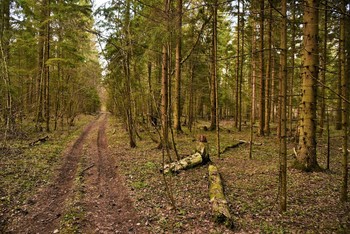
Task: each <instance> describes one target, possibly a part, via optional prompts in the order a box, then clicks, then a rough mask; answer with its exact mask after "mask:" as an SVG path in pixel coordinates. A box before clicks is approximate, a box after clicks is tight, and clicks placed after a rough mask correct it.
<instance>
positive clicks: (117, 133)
mask: <svg viewBox="0 0 350 234" xmlns="http://www.w3.org/2000/svg"><path fill="white" fill-rule="evenodd" d="M83 124H85V127H83ZM205 125H208V123H207V122H198V123H196V126H195V127H194V128H193V131H192V132H189V131H188V130H187V128H184V129H183V130H184V133H182V134H178V135H175V136H174V137H175V139H176V146H177V150H178V152H179V154H180V156H181V157H185V156H187V155H190V154H192V153H193V152H194V149H195V147H196V144H197V139H198V137H199V135H202V134H203V135H205V136H206V137H207V139H208V142H209V149H210V150H209V153H210V157H211V160H212V161H213V163H215V164H216V165H217V166H218V168H219V171H220V173H221V175H222V179H223V182H224V186H225V194H226V196H227V200H228V205H229V208H230V210H231V212H232V215H233V217H234V223H235V228H234V229H233V230H230V229H227V228H226V227H225V226H223V225H220V224H217V223H215V222H214V221H213V218H212V214H211V206H210V205H211V204H210V202H209V198H208V171H207V166H206V165H203V166H199V167H196V168H192V169H189V170H187V171H182V172H180V173H179V174H176V175H166V176H165V177H163V175H162V174H161V173H160V172H159V170H160V168H161V167H162V164H163V159H164V160H165V161H167V156H165V157H164V158H163V155H162V151H161V150H159V149H157V146H158V144H157V143H154V142H153V141H152V140H151V139H150V135H152V138H155V139H156V138H157V133H156V131H155V130H154V129H152V130H151V131H148V130H146V129H141V128H140V129H139V130H140V131H139V135H140V137H141V139H138V142H137V147H136V148H134V149H131V148H129V146H128V137H127V135H126V132H125V130H124V129H123V127H122V124H121V123H120V122H119V121H117V120H115V119H114V118H112V117H111V116H109V115H108V114H102V115H100V116H99V117H98V118H96V117H84V118H82V119H81V120H80V125H78V126H76V128H75V129H74V131H73V130H72V131H71V133H70V134H69V135H68V136H66V135H57V134H56V135H54V134H53V135H50V138H49V140H48V142H44V143H42V144H39V145H35V146H33V147H29V146H28V141H26V140H22V141H21V142H17V143H16V144H15V143H14V142H12V146H11V147H7V148H2V149H1V150H2V151H3V152H6V154H3V153H1V154H0V155H1V161H0V176H1V178H0V179H1V180H0V202H1V203H0V232H5V233H259V232H260V233H284V232H286V233H295V232H300V233H306V232H308V233H349V232H350V203H349V202H348V203H341V202H340V201H339V193H340V184H341V150H339V148H340V147H341V146H340V144H341V138H340V137H339V135H340V132H337V131H334V130H333V131H332V138H331V140H332V141H331V151H330V152H331V161H330V170H328V171H324V172H317V173H304V172H300V171H298V170H295V169H293V168H292V167H291V165H292V162H293V160H294V159H293V156H292V155H293V151H292V149H293V147H294V146H295V144H294V143H293V142H292V141H291V142H290V143H289V147H288V149H289V150H288V207H287V212H285V213H283V214H280V213H279V212H278V203H277V201H278V195H277V190H278V140H277V137H276V136H275V135H271V136H268V137H258V136H256V134H254V142H256V143H260V144H257V145H255V144H253V159H251V160H250V159H249V143H245V144H242V145H240V146H239V147H237V148H233V149H230V150H228V151H227V152H225V153H224V154H222V155H221V158H220V159H219V158H218V157H217V156H216V155H215V152H216V147H215V133H214V132H205V131H204V130H203V127H204V126H205ZM221 126H222V129H221V147H222V149H224V148H225V147H226V146H229V145H232V144H234V143H237V142H238V141H239V140H244V141H249V129H248V126H243V131H242V132H237V131H233V129H234V128H233V126H232V122H230V121H223V122H222V123H221ZM82 129H83V130H82ZM229 129H230V130H229ZM62 139H64V140H62ZM67 145H68V147H67V148H66V149H64V148H65V146H67ZM326 151H327V147H326V144H325V139H324V138H322V139H319V141H318V161H319V164H320V165H321V166H322V167H325V159H326ZM61 152H62V153H61ZM171 157H172V158H175V156H174V151H173V150H171ZM165 181H166V183H167V184H168V187H169V190H170V193H171V194H172V196H173V197H174V200H175V207H176V208H175V209H174V207H173V206H172V205H171V202H170V199H169V190H168V191H167V189H166V186H165Z"/></svg>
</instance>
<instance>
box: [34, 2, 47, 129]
mask: <svg viewBox="0 0 350 234" xmlns="http://www.w3.org/2000/svg"><path fill="white" fill-rule="evenodd" d="M47 7H48V1H47V0H42V1H41V5H40V27H39V42H38V47H39V50H38V52H39V53H38V75H37V84H36V105H37V107H36V108H37V109H36V125H35V128H36V130H37V131H42V126H41V124H42V122H44V108H45V107H46V99H45V97H46V84H47V83H46V81H47V77H46V76H47V72H46V65H45V62H46V55H47V51H46V50H47V48H48V47H47V40H46V38H47V33H46V32H47V24H48V19H47Z"/></svg>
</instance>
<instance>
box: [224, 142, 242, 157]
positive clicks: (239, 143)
mask: <svg viewBox="0 0 350 234" xmlns="http://www.w3.org/2000/svg"><path fill="white" fill-rule="evenodd" d="M244 143H246V141H242V140H240V141H239V142H237V143H235V144H232V145H229V146H226V147H225V148H224V149H223V150H222V151H221V152H220V153H221V154H223V153H226V152H227V151H229V150H230V149H234V148H237V147H238V146H240V145H242V144H244Z"/></svg>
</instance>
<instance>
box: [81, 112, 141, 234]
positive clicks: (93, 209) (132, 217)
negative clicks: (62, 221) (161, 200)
mask: <svg viewBox="0 0 350 234" xmlns="http://www.w3.org/2000/svg"><path fill="white" fill-rule="evenodd" d="M106 123H107V115H105V116H104V117H103V118H102V119H101V123H100V125H99V129H98V134H97V139H96V138H95V139H92V140H90V141H89V142H90V143H91V145H89V146H88V147H89V149H91V151H90V153H89V154H88V155H87V157H88V161H90V162H89V163H90V164H92V163H93V164H94V165H96V166H95V167H94V168H93V170H90V171H89V173H86V176H85V187H86V191H85V194H86V195H85V199H84V203H83V204H85V207H86V214H87V216H86V222H84V223H85V225H84V226H85V228H84V230H83V231H84V232H85V233H86V232H93V233H144V231H142V230H141V228H140V227H139V225H140V223H139V222H140V220H139V217H138V216H137V214H136V211H135V209H134V207H133V206H132V202H131V200H130V198H129V196H128V193H127V192H126V188H125V187H124V185H123V181H122V178H121V177H120V175H118V174H117V173H116V168H117V164H116V161H115V159H114V158H113V157H112V156H111V153H110V151H109V150H108V147H107V146H108V144H107V139H106V134H105V129H106ZM94 140H95V141H96V142H97V144H93V143H92V142H94ZM96 146H97V149H96V148H95V147H96ZM95 152H97V153H95Z"/></svg>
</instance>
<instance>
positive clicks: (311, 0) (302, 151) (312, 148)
mask: <svg viewBox="0 0 350 234" xmlns="http://www.w3.org/2000/svg"><path fill="white" fill-rule="evenodd" d="M304 3H305V5H304V22H305V25H304V30H303V34H304V37H303V46H304V48H303V68H302V102H301V118H300V119H301V121H300V137H299V153H298V156H297V161H296V164H295V166H296V167H297V168H300V169H302V170H305V171H314V170H319V169H320V168H319V166H318V163H317V158H316V100H317V82H316V81H317V79H318V67H319V55H318V9H319V1H318V0H316V1H315V0H306V1H304Z"/></svg>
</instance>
